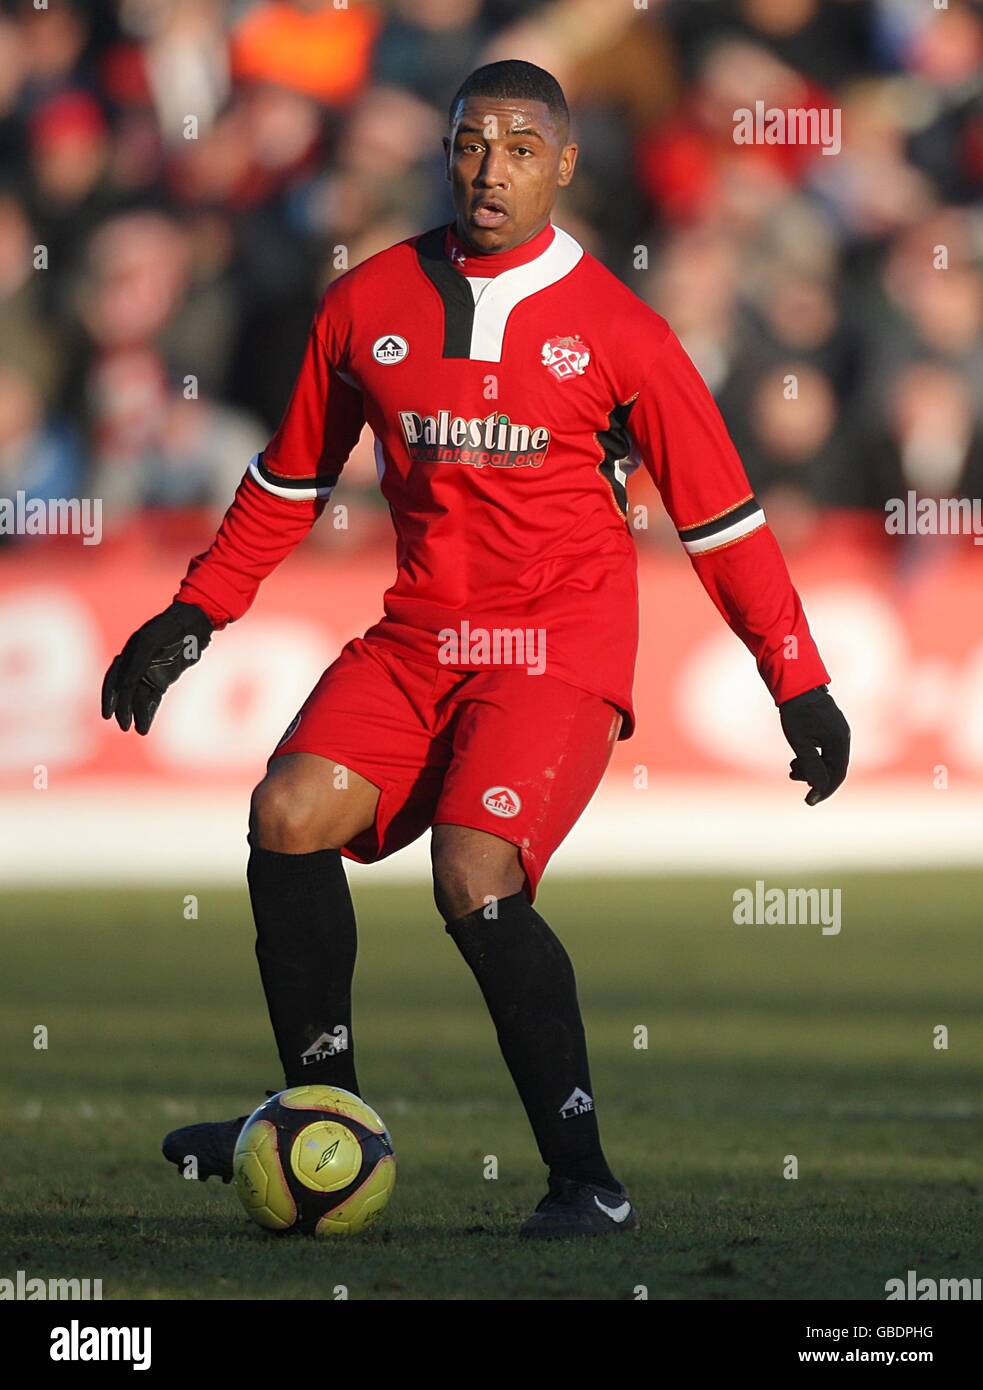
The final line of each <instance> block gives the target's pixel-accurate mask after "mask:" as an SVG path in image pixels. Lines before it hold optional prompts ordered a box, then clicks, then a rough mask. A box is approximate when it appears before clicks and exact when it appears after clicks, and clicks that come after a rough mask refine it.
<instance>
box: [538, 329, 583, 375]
mask: <svg viewBox="0 0 983 1390" xmlns="http://www.w3.org/2000/svg"><path fill="white" fill-rule="evenodd" d="M541 361H542V364H543V366H544V367H548V368H549V370H550V371H551V372H552V373H553V375H554V376H555V377H556V378H557V380H558V381H570V380H571V379H572V378H573V377H575V376H583V374H584V372H586V370H587V365H588V363H589V362H590V351H589V349H588V347H587V344H586V343H585V342H584V340H583V338H581V337H580V335H579V333H578V334H574V336H573V337H572V338H571V337H569V336H567V337H564V338H561V337H556V338H547V340H546V342H545V343H544V344H543V356H542V358H541Z"/></svg>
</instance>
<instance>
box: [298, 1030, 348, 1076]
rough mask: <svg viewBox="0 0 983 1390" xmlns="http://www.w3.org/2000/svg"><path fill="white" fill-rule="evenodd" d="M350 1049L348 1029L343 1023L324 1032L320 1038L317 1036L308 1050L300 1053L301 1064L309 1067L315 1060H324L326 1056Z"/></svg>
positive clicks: (332, 1055)
mask: <svg viewBox="0 0 983 1390" xmlns="http://www.w3.org/2000/svg"><path fill="white" fill-rule="evenodd" d="M347 1051H348V1029H347V1028H346V1027H345V1025H344V1024H343V1023H339V1024H338V1026H337V1027H336V1028H335V1029H334V1030H333V1031H332V1032H330V1033H322V1034H321V1036H320V1037H319V1038H315V1040H314V1042H312V1043H311V1045H310V1047H309V1048H308V1049H307V1051H306V1052H302V1053H301V1054H300V1064H301V1066H302V1067H309V1066H311V1065H312V1064H313V1063H314V1062H323V1061H324V1059H325V1058H326V1057H334V1056H336V1055H337V1053H339V1052H347Z"/></svg>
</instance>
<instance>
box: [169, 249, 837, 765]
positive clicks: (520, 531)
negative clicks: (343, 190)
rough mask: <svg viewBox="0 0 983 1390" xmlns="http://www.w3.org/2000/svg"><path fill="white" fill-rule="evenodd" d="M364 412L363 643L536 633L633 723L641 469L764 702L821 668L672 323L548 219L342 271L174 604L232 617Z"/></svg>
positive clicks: (340, 457) (317, 498)
mask: <svg viewBox="0 0 983 1390" xmlns="http://www.w3.org/2000/svg"><path fill="white" fill-rule="evenodd" d="M365 423H368V425H369V427H370V428H371V430H372V433H373V434H374V436H375V441H376V443H375V453H376V462H377V468H378V472H379V480H380V482H379V485H380V487H381V490H382V493H383V496H384V497H385V498H386V501H387V502H388V503H389V507H390V511H391V515H392V519H393V525H394V527H395V530H396V556H397V576H396V581H395V583H394V584H393V585H392V587H391V588H390V589H389V590H388V591H387V593H386V594H385V598H384V616H383V618H382V620H381V621H380V622H379V623H377V624H376V625H375V626H374V627H372V628H371V629H370V630H369V632H368V633H367V634H366V635H367V636H368V637H371V638H372V639H373V640H374V641H377V642H380V643H384V644H385V645H386V646H387V647H390V648H392V649H393V650H394V651H397V652H401V653H403V654H404V655H406V656H412V657H415V658H417V659H420V660H424V661H427V662H432V663H434V664H435V665H436V664H438V663H440V664H449V665H450V666H452V667H460V668H462V669H469V668H470V667H471V666H472V665H475V666H477V665H479V664H481V665H483V664H485V660H484V659H479V660H478V661H473V660H471V659H469V657H470V656H471V655H472V653H471V651H470V649H469V648H468V646H467V644H466V643H465V644H460V645H459V646H458V649H457V652H456V656H457V659H455V660H451V661H447V652H448V647H447V643H446V635H447V634H448V632H451V631H453V632H455V633H462V632H464V631H466V632H468V633H470V634H472V635H473V634H475V633H476V632H482V631H484V632H487V633H494V632H496V631H497V632H507V631H509V630H515V629H522V630H524V631H525V630H530V629H531V630H533V631H534V632H535V633H537V634H541V636H540V643H541V645H542V648H543V653H544V655H545V669H546V670H547V671H548V672H549V673H550V674H551V675H553V676H556V677H558V678H559V679H562V680H564V681H567V682H569V683H571V684H573V685H576V686H578V687H580V688H581V689H584V690H588V691H591V692H593V693H594V694H597V695H600V696H602V697H603V698H605V699H607V700H610V701H611V702H612V703H613V704H615V705H617V706H618V707H619V708H620V709H622V710H623V711H624V712H625V714H626V716H627V717H626V719H625V722H624V725H623V728H622V733H621V737H622V738H626V737H627V736H628V735H629V734H630V732H631V730H632V727H633V714H632V705H631V687H632V678H633V672H634V663H635V655H636V649H637V643H638V598H637V580H636V563H635V550H634V543H633V540H632V535H631V531H630V529H629V526H628V523H627V520H626V513H627V507H628V501H627V483H628V479H629V476H630V474H631V473H632V472H633V471H634V470H635V468H637V467H638V466H639V465H640V464H641V465H643V466H644V467H646V468H647V469H648V470H649V472H650V473H651V475H652V477H653V479H654V481H655V483H656V485H657V487H658V488H659V491H660V493H661V496H662V499H663V502H664V503H665V506H666V509H667V511H668V513H669V515H670V517H671V519H672V521H673V524H674V525H675V526H676V528H677V530H678V532H679V534H680V539H681V540H682V543H683V545H684V547H685V548H686V550H687V552H688V553H689V555H690V557H691V559H692V562H693V565H694V567H695V569H696V571H697V573H698V574H699V576H700V579H701V580H702V581H703V584H704V586H705V587H706V589H707V591H708V592H709V594H710V596H711V598H712V599H713V601H714V603H715V604H716V605H717V607H718V609H719V610H720V612H721V613H722V614H723V616H724V617H725V618H726V619H727V621H728V622H729V623H730V625H731V627H732V628H733V629H734V630H735V631H736V632H737V633H738V634H739V636H740V637H741V638H742V640H743V641H744V642H745V643H746V644H747V646H748V647H749V648H750V650H751V651H752V653H753V654H754V656H755V659H756V661H757V664H758V669H759V671H760V672H761V675H762V677H763V679H764V681H765V682H766V684H767V686H768V688H769V690H770V691H771V693H772V696H773V697H774V699H775V701H776V703H780V702H781V701H782V700H786V699H789V698H791V697H792V696H793V695H797V694H800V693H801V692H802V691H805V690H808V689H810V688H811V687H813V686H815V685H820V684H823V683H825V682H826V681H828V679H829V676H828V675H827V673H826V670H825V668H824V667H823V664H822V661H821V660H820V658H819V654H818V652H817V651H816V648H815V645H814V643H813V641H812V638H811V636H810V634H809V629H808V625H807V623H806V620H805V616H804V614H803V612H802V607H801V604H800V602H799V598H798V595H797V594H796V592H795V590H794V588H793V587H792V584H791V582H790V580H789V577H788V571H787V570H786V567H785V563H784V560H783V559H782V556H781V553H780V551H779V549H778V546H777V544H776V542H775V540H774V537H773V536H772V534H771V532H770V530H769V529H768V527H767V524H766V522H765V517H764V514H763V512H762V511H761V508H760V507H759V506H758V504H757V502H756V501H755V499H754V497H753V495H752V493H751V488H750V486H749V484H748V480H747V477H746V475H745V472H744V468H743V466H742V464H741V462H740V459H739V458H738V456H737V453H736V451H735V449H734V446H733V444H732V443H731V440H730V438H729V436H728V434H727V430H726V428H725V426H724V423H723V421H722V419H721V417H720V414H719V412H718V410H717V407H716V405H715V404H714V401H713V399H712V397H711V395H710V393H709V391H708V390H707V388H706V386H705V385H704V383H703V380H702V378H701V377H700V375H699V373H698V372H697V371H696V368H695V367H694V366H693V364H692V362H691V361H690V359H689V358H688V357H687V355H686V353H685V352H684V351H683V349H682V347H681V346H680V344H679V341H678V339H677V338H676V337H675V335H674V334H673V333H672V331H671V329H670V328H669V326H668V324H667V323H666V322H665V320H664V319H662V318H660V317H659V315H658V314H656V313H655V312H653V310H652V309H650V308H649V307H648V305H646V304H645V303H643V301H642V300H641V299H639V298H638V297H637V296H636V295H635V294H634V293H633V292H632V291H631V290H629V289H628V288H627V287H626V286H625V285H624V284H622V283H621V281H619V280H618V279H617V278H616V277H615V276H614V275H612V274H611V273H610V272H609V271H608V270H607V269H606V268H605V267H604V266H603V265H602V264H601V263H600V262H599V261H597V260H596V259H595V258H594V257H593V256H591V255H589V254H588V253H587V252H585V251H584V250H583V248H582V247H581V246H579V245H578V243H577V242H576V241H575V240H574V239H573V237H571V236H569V235H568V234H567V233H566V232H564V231H562V230H561V229H560V228H558V227H555V226H554V225H552V224H548V225H547V226H546V227H545V228H544V229H543V230H542V231H541V232H540V233H539V234H538V235H537V236H535V237H533V238H532V239H531V240H530V241H528V242H526V243H525V244H524V245H522V246H520V247H518V248H516V249H514V250H512V251H508V252H503V253H501V254H498V255H491V256H479V255H476V254H474V253H473V252H471V251H470V250H469V249H468V248H467V247H465V246H464V245H463V244H462V243H461V242H460V241H459V240H458V239H457V237H456V236H455V234H454V232H453V229H452V228H450V227H439V228H435V229H433V230H432V231H430V232H426V233H424V234H423V235H421V236H416V237H411V238H409V239H408V240H407V241H404V242H401V243H399V244H398V245H396V246H393V247H390V248H389V249H388V250H386V251H383V252H380V253H379V254H378V255H376V256H373V257H371V258H370V259H369V260H367V261H365V262H363V263H362V264H361V265H359V266H357V267H356V268H355V269H354V270H351V271H349V272H348V273H347V274H345V275H342V276H341V277H340V278H339V279H338V280H336V281H334V282H333V283H332V284H331V285H330V286H329V288H328V290H327V292H326V293H325V295H324V297H323V299H322V301H321V304H320V306H319V308H318V311H317V314H316V316H315V318H314V322H313V325H312V328H311V333H310V338H309V340H308V344H307V349H306V354H305V357H304V362H303V365H302V367H301V370H300V374H299V376H298V378H297V382H296V384H295V387H294V391H293V395H292V397H291V399H290V402H289V404H288V406H287V410H286V413H285V415H284V417H283V420H282V422H281V424H280V427H279V429H278V430H277V432H276V434H275V435H274V437H273V439H272V440H271V441H270V444H269V446H268V447H267V448H266V449H265V450H264V451H263V453H262V454H261V455H258V456H257V457H256V458H255V459H253V461H252V462H251V464H250V466H249V470H248V472H247V475H246V477H245V478H244V480H243V482H242V484H241V485H240V487H239V490H238V491H237V493H236V497H235V500H234V501H233V503H232V505H231V507H230V509H229V511H228V513H227V514H226V517H225V520H224V521H223V524H222V527H221V529H220V531H219V534H218V537H217V538H216V540H215V542H214V544H213V545H212V547H211V549H210V550H209V551H208V552H207V553H206V554H205V555H203V556H199V557H197V558H196V559H195V560H193V561H192V563H191V566H190V568H189V571H188V575H187V577H186V579H185V581H184V583H183V584H182V586H181V588H180V590H179V592H178V595H177V597H178V598H180V599H182V600H183V601H185V602H187V603H196V604H198V605H199V606H200V607H201V608H203V609H204V610H205V612H206V613H207V614H208V616H209V618H210V619H211V620H212V622H213V623H215V624H216V625H217V626H222V625H224V624H225V623H227V622H229V621H231V620H233V619H235V618H238V617H240V616H241V614H243V613H244V612H245V611H246V609H247V608H248V607H249V605H250V603H251V602H252V600H253V598H254V597H255V594H256V590H257V588H258V585H259V583H260V581H261V580H262V579H263V578H264V576H265V575H266V574H268V573H269V572H270V571H271V570H272V569H273V567H274V566H275V565H276V564H277V563H278V562H279V561H280V560H281V559H283V558H284V556H285V555H286V554H288V553H289V551H290V550H291V549H292V548H293V547H294V545H296V544H297V542H298V541H299V540H300V539H301V538H302V537H303V536H304V535H306V533H307V531H308V530H309V529H310V527H311V526H312V525H313V523H314V522H315V520H316V519H317V517H318V516H319V515H320V512H321V511H322V510H323V507H324V505H325V501H326V499H327V498H328V496H329V495H330V493H331V490H332V488H333V487H334V485H335V484H336V482H337V480H338V477H339V475H340V474H341V472H342V469H343V467H344V464H345V460H346V459H347V458H348V456H349V454H350V452H351V450H352V448H353V447H354V445H355V443H356V441H357V440H358V437H359V435H360V433H361V431H362V428H363V425H364V424H365ZM464 624H467V628H466V629H464V628H463V625H464ZM789 638H795V639H796V641H795V642H794V643H789V642H788V639H789Z"/></svg>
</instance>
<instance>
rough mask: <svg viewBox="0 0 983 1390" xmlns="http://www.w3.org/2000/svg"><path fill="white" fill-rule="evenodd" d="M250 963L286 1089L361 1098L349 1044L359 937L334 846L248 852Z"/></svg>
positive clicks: (351, 1048) (348, 893)
mask: <svg viewBox="0 0 983 1390" xmlns="http://www.w3.org/2000/svg"><path fill="white" fill-rule="evenodd" d="M246 876H247V879H248V881H249V896H250V898H251V899H252V904H253V916H254V918H255V919H256V958H257V960H258V961H259V971H260V975H261V976H262V978H263V989H264V991H265V993H266V1003H267V1007H268V1008H269V1011H270V1022H271V1023H272V1024H273V1033H274V1036H275V1037H276V1045H277V1050H278V1051H279V1053H280V1061H281V1063H282V1064H283V1074H284V1078H285V1080H286V1084H287V1085H288V1086H305V1085H308V1084H316V1085H320V1086H342V1087H344V1089H345V1090H346V1091H354V1092H355V1094H356V1095H358V1094H359V1089H358V1081H357V1079H356V1076H355V1053H354V1046H353V1043H352V976H353V974H354V972H355V952H356V944H357V936H356V930H355V909H354V908H353V906H352V899H351V893H350V892H349V890H348V880H347V878H346V876H345V870H344V867H343V865H342V862H341V852H340V850H336V849H321V850H315V851H314V853H312V854H281V853H279V851H277V850H269V849H258V848H255V847H254V848H252V849H251V850H250V853H249V866H248V868H247V871H246Z"/></svg>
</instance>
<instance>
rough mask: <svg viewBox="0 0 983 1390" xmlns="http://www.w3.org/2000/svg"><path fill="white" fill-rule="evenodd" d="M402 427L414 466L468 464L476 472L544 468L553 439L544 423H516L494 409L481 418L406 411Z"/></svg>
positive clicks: (402, 411) (403, 413)
mask: <svg viewBox="0 0 983 1390" xmlns="http://www.w3.org/2000/svg"><path fill="white" fill-rule="evenodd" d="M399 423H400V425H401V426H402V428H403V438H404V439H405V440H406V448H407V450H408V452H409V456H410V459H411V460H412V462H413V463H466V464H470V465H471V466H472V467H474V468H486V467H491V468H541V467H542V465H543V462H544V460H545V458H546V451H547V450H548V449H549V445H550V439H551V435H550V432H549V430H548V429H547V428H546V426H545V425H517V424H514V423H513V422H512V421H511V420H510V419H509V417H508V416H507V415H501V414H499V413H498V412H497V411H492V413H491V414H490V415H486V416H485V417H484V418H481V417H480V416H478V415H473V416H471V417H470V418H468V417H466V416H464V415H452V414H451V413H450V411H449V410H439V411H438V412H437V414H436V415H421V414H419V412H417V411H415V410H401V411H400V412H399Z"/></svg>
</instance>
